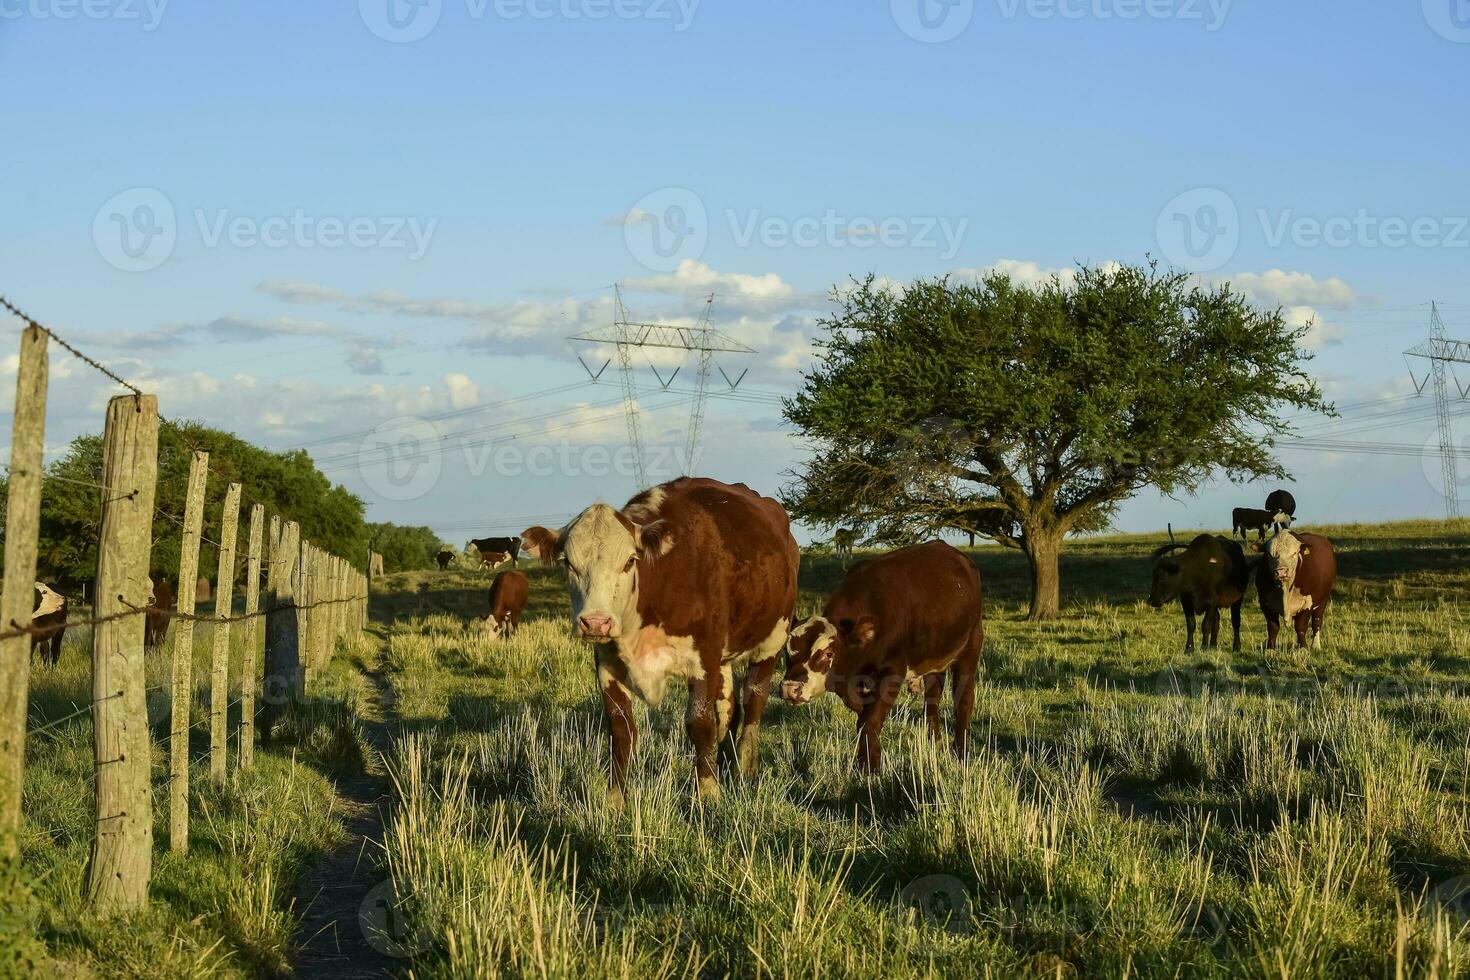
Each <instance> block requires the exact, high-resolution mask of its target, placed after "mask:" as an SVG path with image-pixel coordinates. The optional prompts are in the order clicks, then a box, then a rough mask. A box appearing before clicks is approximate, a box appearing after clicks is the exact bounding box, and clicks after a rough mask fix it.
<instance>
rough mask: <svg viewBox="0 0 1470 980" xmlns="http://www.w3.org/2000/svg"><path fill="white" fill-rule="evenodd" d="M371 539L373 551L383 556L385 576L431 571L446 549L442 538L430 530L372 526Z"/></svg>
mask: <svg viewBox="0 0 1470 980" xmlns="http://www.w3.org/2000/svg"><path fill="white" fill-rule="evenodd" d="M368 537H369V539H370V540H371V542H372V548H373V550H374V551H376V552H377V553H378V554H380V555H382V556H383V571H384V572H386V573H392V572H411V571H417V570H420V569H424V568H429V567H430V566H432V565H433V562H434V556H435V555H437V554H438V553H439V549H440V548H441V547H443V544H442V542H440V540H439V535H438V534H436V533H434V530H433V528H427V527H400V526H399V525H397V524H369V525H368ZM451 550H452V549H451Z"/></svg>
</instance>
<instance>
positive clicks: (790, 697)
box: [781, 681, 806, 704]
mask: <svg viewBox="0 0 1470 980" xmlns="http://www.w3.org/2000/svg"><path fill="white" fill-rule="evenodd" d="M801 688H802V685H801V684H799V683H797V682H796V681H782V682H781V697H782V698H784V699H785V700H787V701H789V702H790V703H792V704H805V703H806V698H805V697H804V696H802V693H801Z"/></svg>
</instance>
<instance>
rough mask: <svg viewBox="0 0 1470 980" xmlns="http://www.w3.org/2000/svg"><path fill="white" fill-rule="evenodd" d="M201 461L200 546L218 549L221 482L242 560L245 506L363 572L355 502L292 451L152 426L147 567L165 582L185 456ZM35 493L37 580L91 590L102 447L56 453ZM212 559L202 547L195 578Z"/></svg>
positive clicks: (92, 440) (84, 444)
mask: <svg viewBox="0 0 1470 980" xmlns="http://www.w3.org/2000/svg"><path fill="white" fill-rule="evenodd" d="M196 449H197V450H204V451H206V452H208V453H209V482H208V484H207V489H206V493H205V506H204V531H203V535H204V537H205V538H206V539H212V540H213V541H218V540H219V527H220V516H221V511H222V510H223V506H224V497H225V490H226V488H227V486H228V485H229V484H230V483H239V484H241V485H242V487H243V489H244V498H245V499H244V501H243V503H242V507H241V515H240V532H239V539H238V540H239V552H240V553H241V554H242V555H243V553H244V550H245V545H246V541H247V538H246V534H247V528H248V527H249V524H248V521H249V513H250V510H249V505H250V504H252V503H261V504H264V505H265V509H266V517H267V519H269V517H270V515H272V514H280V515H282V517H283V519H285V520H292V521H296V522H297V523H299V524H300V525H301V535H302V537H304V538H307V539H309V540H311V541H313V542H315V543H317V544H319V545H320V546H321V547H323V548H325V549H326V550H328V551H330V552H332V553H333V554H335V555H339V556H341V557H343V558H346V559H348V560H349V561H351V562H352V563H353V564H354V565H355V566H357V567H359V568H365V567H366V563H367V543H368V531H367V525H366V524H365V523H364V521H363V509H364V505H363V501H362V500H360V499H359V498H358V497H356V496H355V495H353V494H352V493H350V492H348V491H347V490H346V489H344V488H342V487H340V486H335V485H333V484H332V482H331V481H330V480H328V479H327V478H326V477H325V476H324V475H322V473H321V472H319V471H318V470H317V468H316V466H315V464H314V463H313V462H312V460H311V457H310V456H308V455H307V454H306V453H305V452H304V451H302V450H295V451H291V452H284V453H276V452H271V451H269V450H265V449H261V448H260V447H258V446H253V445H251V444H250V443H248V442H246V441H244V440H243V439H240V438H238V437H237V436H234V435H232V434H230V433H228V432H222V431H220V430H218V429H211V428H207V427H205V426H203V425H199V424H195V423H187V422H186V423H176V424H173V425H166V426H162V427H161V428H160V429H159V433H158V493H157V508H158V512H157V514H156V515H155V518H154V522H153V553H152V557H151V564H150V567H151V568H152V570H153V571H154V572H155V573H159V574H162V575H164V576H165V577H168V578H170V579H173V578H175V577H177V575H178V567H179V545H180V539H181V537H182V534H183V525H182V520H183V514H184V498H185V496H186V494H187V492H188V482H189V463H190V460H191V459H192V454H193V452H194V451H195V450H196ZM46 472H47V480H46V482H45V483H44V484H43V485H42V491H41V535H40V544H39V554H38V573H39V574H40V575H41V576H43V577H45V578H46V579H47V580H48V581H51V582H54V583H58V584H62V585H65V586H67V587H75V586H76V585H78V584H80V583H82V582H89V581H91V579H92V577H93V575H94V574H95V569H96V564H97V533H98V528H99V523H100V521H99V519H100V510H99V506H98V505H99V494H100V491H99V490H98V489H96V488H95V484H96V483H97V482H98V481H99V480H100V479H101V474H102V438H101V436H97V435H85V436H80V437H78V438H76V439H74V440H73V441H72V442H71V444H70V445H69V446H68V447H67V449H66V451H65V453H63V454H62V456H61V457H60V458H58V459H56V460H55V461H53V462H52V463H51V464H50V465H48V466H47V468H46ZM218 563H219V554H218V550H217V549H216V548H215V546H214V544H212V543H211V540H205V541H203V542H202V543H201V545H200V549H199V569H200V574H202V575H208V576H209V577H210V578H213V577H214V574H215V571H216V569H217V568H218Z"/></svg>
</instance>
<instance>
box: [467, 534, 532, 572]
mask: <svg viewBox="0 0 1470 980" xmlns="http://www.w3.org/2000/svg"><path fill="white" fill-rule="evenodd" d="M465 551H466V553H471V552H473V553H477V554H478V555H479V556H480V566H481V567H482V568H499V567H500V566H501V565H504V564H505V563H506V562H507V561H508V562H510V565H511V567H512V568H516V567H518V564H519V563H518V559H519V557H520V554H521V539H520V538H474V539H472V540H471V541H470V542H469V543H468V544H466V545H465Z"/></svg>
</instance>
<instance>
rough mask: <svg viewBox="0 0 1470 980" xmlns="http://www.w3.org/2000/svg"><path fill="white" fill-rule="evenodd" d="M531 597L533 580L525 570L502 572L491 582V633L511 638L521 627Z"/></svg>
mask: <svg viewBox="0 0 1470 980" xmlns="http://www.w3.org/2000/svg"><path fill="white" fill-rule="evenodd" d="M530 597H531V580H530V579H528V578H526V573H525V572H517V571H509V572H501V573H500V574H499V575H497V576H495V581H493V582H491V583H490V615H489V616H488V617H487V620H488V622H489V626H490V635H491V636H499V637H504V638H506V639H509V638H510V637H512V636H514V635H515V632H516V630H518V629H520V627H521V616H522V614H524V613H525V611H526V601H527V600H528V599H530Z"/></svg>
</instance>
